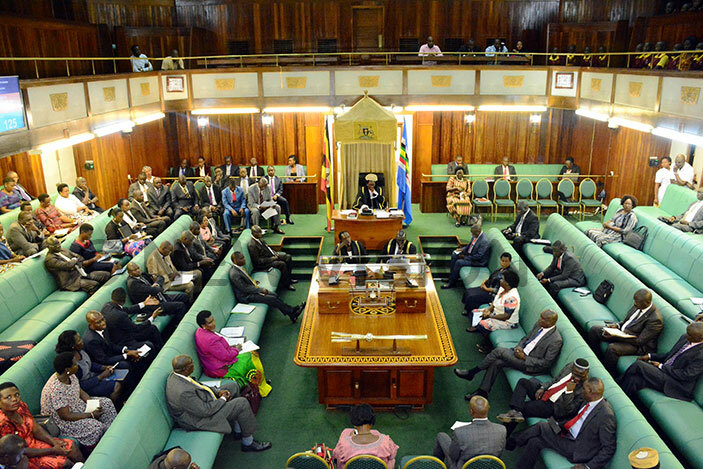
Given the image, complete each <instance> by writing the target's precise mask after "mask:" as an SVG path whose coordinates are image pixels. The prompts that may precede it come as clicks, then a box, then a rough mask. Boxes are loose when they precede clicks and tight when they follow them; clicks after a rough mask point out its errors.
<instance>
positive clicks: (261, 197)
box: [247, 177, 285, 234]
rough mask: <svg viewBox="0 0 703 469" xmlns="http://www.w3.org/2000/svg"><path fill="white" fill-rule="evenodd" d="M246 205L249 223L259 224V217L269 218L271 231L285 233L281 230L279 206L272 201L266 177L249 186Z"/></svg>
mask: <svg viewBox="0 0 703 469" xmlns="http://www.w3.org/2000/svg"><path fill="white" fill-rule="evenodd" d="M247 207H249V212H250V213H251V224H252V225H260V221H261V217H262V216H263V217H264V218H265V219H266V220H268V219H269V218H270V219H271V220H272V223H273V232H274V233H278V234H285V233H284V232H283V230H281V207H280V206H279V205H278V204H277V203H276V202H274V200H273V196H272V195H271V186H269V183H268V181H267V180H266V178H263V177H262V178H260V179H259V181H258V182H257V183H256V184H252V185H251V186H249V190H248V191H247Z"/></svg>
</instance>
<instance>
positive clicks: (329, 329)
mask: <svg viewBox="0 0 703 469" xmlns="http://www.w3.org/2000/svg"><path fill="white" fill-rule="evenodd" d="M367 266H368V267H369V268H370V269H376V270H375V272H376V274H374V273H373V272H372V271H371V270H370V269H367V270H368V274H369V275H368V276H367V277H366V278H365V279H360V278H359V277H356V276H355V275H354V270H356V271H357V273H358V271H359V269H361V270H363V269H364V267H365V266H364V265H363V264H359V265H352V266H351V267H348V266H347V267H346V268H345V269H351V270H345V271H343V272H341V273H340V270H336V271H335V270H334V269H335V268H337V269H339V268H340V267H341V266H340V265H339V264H337V265H332V264H324V265H323V264H320V266H319V267H316V268H315V270H314V272H313V280H312V283H311V286H310V292H309V293H308V300H307V305H306V308H305V314H304V316H303V321H302V327H301V329H300V335H299V337H298V345H297V349H296V353H295V358H294V362H295V364H296V365H298V366H302V367H311V368H317V385H318V394H319V400H320V403H321V404H326V405H327V406H328V407H334V406H339V405H355V404H359V403H367V404H370V405H372V406H375V407H379V408H393V407H394V406H397V405H407V406H412V407H413V408H414V409H422V408H423V406H424V405H425V404H429V403H431V402H432V391H433V389H432V387H433V382H434V369H435V367H440V366H451V365H453V364H455V363H456V362H457V354H456V350H455V349H454V343H453V342H452V338H451V335H450V333H449V328H448V326H447V322H446V320H445V318H444V313H443V311H442V306H441V304H440V302H439V297H438V296H437V290H436V289H435V286H434V282H433V280H432V275H431V274H430V272H429V269H428V268H427V267H426V266H425V264H424V263H422V264H421V265H420V268H419V269H418V270H417V275H409V274H405V273H396V274H395V275H394V276H393V275H392V273H391V275H390V276H388V275H386V276H385V277H384V276H383V273H382V272H379V270H378V269H379V268H380V266H381V264H368V265H367ZM330 267H332V269H331V270H330ZM382 269H384V270H385V269H388V264H385V267H382ZM390 269H393V267H390ZM335 275H336V276H337V277H338V283H337V284H334V285H329V278H330V276H332V277H335ZM393 277H394V278H393ZM408 277H412V279H413V280H412V281H413V282H415V283H416V285H418V286H415V287H410V286H409V285H408V283H407V282H406V278H408ZM384 278H385V279H386V280H383V279H384ZM389 278H390V279H389ZM375 279H379V280H378V281H376V280H375ZM383 282H387V284H386V286H387V287H388V284H392V285H393V286H392V287H389V288H390V289H392V292H391V291H389V290H388V288H386V289H385V290H384V289H380V290H379V291H378V292H376V293H373V294H371V296H369V291H372V290H371V289H372V288H373V285H375V284H381V283H383ZM353 284H355V285H357V286H358V285H365V287H359V288H358V291H357V290H353V289H350V285H353ZM363 288H365V290H364V291H363V292H361V290H362V289H363ZM373 291H375V290H373ZM364 295H366V296H364ZM376 295H377V296H376ZM391 295H392V298H393V300H394V303H392V304H391V305H390V307H380V308H375V309H374V308H369V307H365V306H364V304H363V300H368V299H369V297H370V298H373V299H377V298H379V297H380V298H382V299H385V298H386V297H390V296H391ZM396 307H397V308H396ZM333 332H336V333H342V334H359V335H367V334H372V335H374V336H399V335H403V336H420V337H421V336H423V335H426V336H427V338H425V339H421V340H404V339H398V340H392V339H385V338H381V339H376V338H374V340H372V341H366V340H359V341H358V342H357V340H349V341H347V342H333V341H332V335H333V334H332V333H333Z"/></svg>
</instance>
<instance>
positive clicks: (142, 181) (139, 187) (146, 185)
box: [127, 172, 154, 203]
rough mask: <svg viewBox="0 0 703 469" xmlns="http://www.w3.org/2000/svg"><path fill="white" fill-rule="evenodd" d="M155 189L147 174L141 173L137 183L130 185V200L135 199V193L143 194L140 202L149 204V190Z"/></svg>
mask: <svg viewBox="0 0 703 469" xmlns="http://www.w3.org/2000/svg"><path fill="white" fill-rule="evenodd" d="M152 187H154V186H153V185H152V184H151V183H150V182H149V181H147V180H146V173H144V172H141V173H139V175H138V176H137V182H133V183H132V184H130V185H129V192H128V193H127V194H128V195H127V196H128V197H129V198H130V199H132V198H134V193H135V192H137V191H140V192H141V198H140V202H144V203H149V199H148V193H149V189H151V188H152Z"/></svg>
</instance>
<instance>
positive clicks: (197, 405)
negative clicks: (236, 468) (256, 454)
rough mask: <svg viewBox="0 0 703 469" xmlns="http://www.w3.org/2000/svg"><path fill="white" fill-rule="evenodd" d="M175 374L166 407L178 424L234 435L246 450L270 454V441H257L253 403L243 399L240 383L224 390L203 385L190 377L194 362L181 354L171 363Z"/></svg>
mask: <svg viewBox="0 0 703 469" xmlns="http://www.w3.org/2000/svg"><path fill="white" fill-rule="evenodd" d="M171 366H173V372H172V373H171V374H170V375H168V378H167V379H166V405H167V406H168V412H169V413H170V414H171V417H173V420H174V421H175V422H176V424H177V425H178V426H179V427H181V428H184V429H185V430H199V431H210V432H216V433H224V434H227V433H232V432H234V436H235V439H239V438H241V439H242V451H244V452H250V451H266V450H267V449H270V448H271V443H270V442H268V441H261V442H259V441H256V440H254V436H253V435H254V432H255V431H256V427H257V424H256V417H254V412H252V410H251V406H250V405H249V401H247V400H246V399H245V398H243V397H237V396H239V385H238V384H237V383H236V381H229V380H228V381H227V382H225V383H223V384H222V385H221V386H220V387H210V386H205V385H204V384H200V383H199V382H198V381H196V380H195V379H193V378H191V377H190V375H191V374H192V373H193V370H194V367H193V360H192V359H191V358H190V357H189V356H188V355H177V356H176V357H174V358H173V361H172V362H171Z"/></svg>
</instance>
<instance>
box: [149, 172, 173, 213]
mask: <svg viewBox="0 0 703 469" xmlns="http://www.w3.org/2000/svg"><path fill="white" fill-rule="evenodd" d="M146 195H147V199H148V200H149V207H150V208H151V210H152V211H153V212H154V215H156V216H159V217H167V218H168V219H169V220H170V219H172V218H173V207H172V202H171V191H170V190H169V188H168V187H166V186H164V184H163V182H162V181H161V178H157V177H155V178H154V185H153V186H152V187H150V188H149V190H147V194H146Z"/></svg>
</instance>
